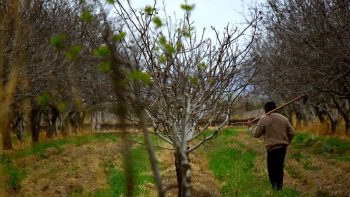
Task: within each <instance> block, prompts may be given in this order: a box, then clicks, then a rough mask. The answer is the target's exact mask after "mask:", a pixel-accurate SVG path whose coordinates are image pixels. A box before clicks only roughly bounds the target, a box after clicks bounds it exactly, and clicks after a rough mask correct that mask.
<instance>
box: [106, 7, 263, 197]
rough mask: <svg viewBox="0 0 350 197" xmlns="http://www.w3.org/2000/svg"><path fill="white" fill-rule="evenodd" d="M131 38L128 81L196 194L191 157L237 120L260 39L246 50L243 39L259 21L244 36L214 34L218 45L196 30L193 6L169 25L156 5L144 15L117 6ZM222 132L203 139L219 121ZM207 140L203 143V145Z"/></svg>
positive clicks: (181, 184)
mask: <svg viewBox="0 0 350 197" xmlns="http://www.w3.org/2000/svg"><path fill="white" fill-rule="evenodd" d="M112 6H113V8H114V11H115V12H116V14H117V15H118V16H119V17H120V18H121V19H122V20H123V21H124V23H125V30H124V31H123V32H121V33H116V34H115V37H114V38H115V39H116V40H118V41H119V39H118V38H119V37H120V36H121V35H123V34H124V36H125V34H129V36H128V37H126V38H125V41H124V42H121V43H120V44H123V45H124V46H125V47H124V49H128V50H127V51H125V52H124V55H126V56H127V57H128V58H126V59H128V60H130V62H129V64H130V70H128V71H127V74H126V76H128V77H129V79H130V80H131V82H130V87H131V89H132V91H133V92H134V95H133V97H134V99H133V100H134V101H136V103H138V106H139V108H140V109H144V110H145V112H146V113H147V115H148V116H149V118H150V119H151V121H152V123H153V126H154V129H155V134H156V135H157V136H159V137H160V138H161V139H163V140H164V141H165V142H166V143H168V144H170V145H171V146H172V147H173V149H174V156H175V166H176V171H177V180H178V190H179V196H190V195H191V181H190V177H191V176H190V159H189V153H190V152H192V151H194V150H195V149H197V148H198V147H200V146H201V145H202V144H204V143H205V142H206V141H208V140H211V139H213V138H215V136H216V135H217V133H218V131H219V130H220V128H222V127H223V126H224V125H225V123H226V122H227V121H228V118H229V114H230V112H229V110H228V109H230V107H231V106H232V105H233V104H234V103H235V101H236V100H237V99H238V98H239V97H240V95H241V94H242V93H243V92H245V91H246V87H247V85H248V84H249V82H250V80H251V78H252V76H253V75H254V71H251V70H249V69H246V67H245V64H244V63H245V60H246V57H247V56H248V51H249V49H250V46H251V42H252V40H253V38H254V35H255V32H254V28H252V29H253V31H252V33H251V36H252V37H251V39H250V41H249V42H248V43H247V44H246V45H244V46H239V45H238V41H239V40H240V39H241V38H242V37H243V33H244V32H245V33H246V31H247V30H248V29H250V28H251V27H255V23H256V22H257V16H254V17H253V19H252V20H251V22H250V24H249V25H248V26H247V28H246V29H244V31H242V32H239V31H238V29H237V28H231V27H230V26H227V27H226V28H225V29H224V30H222V32H219V31H217V30H216V29H214V28H212V31H213V32H214V34H215V35H216V38H215V39H210V38H205V37H204V36H205V30H203V32H202V33H201V34H200V33H199V34H198V33H197V32H196V31H195V28H194V26H193V22H192V21H191V19H190V13H191V10H192V9H193V7H194V6H193V5H188V4H183V5H181V8H182V9H183V10H184V16H183V18H182V19H181V20H177V21H173V20H171V19H170V18H168V16H167V15H166V14H165V17H166V19H162V18H161V17H160V15H159V14H158V11H159V10H158V9H156V8H155V6H156V5H153V6H146V7H145V8H144V9H143V10H137V9H134V8H133V7H132V5H131V4H130V2H128V3H127V5H124V4H122V3H120V2H115V4H112ZM218 121H219V122H221V124H220V125H218V126H217V127H216V128H215V129H214V131H212V132H211V133H210V134H209V135H207V136H204V135H203V133H204V131H206V130H207V129H208V127H209V126H210V125H211V124H212V123H213V122H218ZM201 138H202V139H201Z"/></svg>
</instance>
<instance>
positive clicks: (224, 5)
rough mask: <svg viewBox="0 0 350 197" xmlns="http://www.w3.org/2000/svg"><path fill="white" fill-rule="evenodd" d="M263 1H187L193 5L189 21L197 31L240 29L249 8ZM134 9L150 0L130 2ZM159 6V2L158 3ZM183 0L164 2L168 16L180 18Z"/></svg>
mask: <svg viewBox="0 0 350 197" xmlns="http://www.w3.org/2000/svg"><path fill="white" fill-rule="evenodd" d="M264 1H265V0H188V4H190V5H192V4H194V5H195V8H194V10H193V11H192V16H191V19H192V20H193V21H194V25H195V27H196V28H197V31H199V30H200V29H202V28H204V27H206V28H207V29H208V30H209V29H210V26H213V27H215V28H216V29H217V30H221V29H223V28H224V27H225V26H226V25H227V24H228V23H230V24H231V25H234V26H238V27H239V28H240V29H242V28H243V27H245V23H246V20H245V17H249V13H250V11H249V8H250V7H255V6H256V4H259V3H262V2H264ZM131 2H132V4H133V6H134V7H139V8H143V7H144V6H145V5H152V2H153V1H152V0H133V1H131ZM158 2H159V3H158V4H159V5H158V6H160V5H161V1H158ZM183 3H184V0H165V4H166V10H167V12H168V15H170V16H173V15H174V13H175V14H176V16H177V18H181V16H182V15H183V13H184V11H183V10H181V8H180V5H181V4H183Z"/></svg>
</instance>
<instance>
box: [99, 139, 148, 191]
mask: <svg viewBox="0 0 350 197" xmlns="http://www.w3.org/2000/svg"><path fill="white" fill-rule="evenodd" d="M131 156H132V160H133V166H132V170H133V178H134V181H135V190H134V195H135V196H145V195H147V194H148V191H147V190H146V188H145V187H144V186H145V185H146V184H147V183H154V178H153V176H152V173H151V171H150V170H151V166H150V163H149V158H148V154H147V152H146V150H145V149H144V147H142V146H138V147H137V148H135V149H133V150H132V153H131ZM103 166H104V167H105V169H106V172H107V176H108V180H107V182H108V185H109V188H107V189H104V190H100V191H98V192H96V194H95V196H97V197H105V196H107V197H108V196H123V195H125V194H126V185H125V183H126V178H125V175H124V172H123V170H122V169H118V168H117V167H116V166H115V165H113V164H111V163H108V164H106V163H105V164H103Z"/></svg>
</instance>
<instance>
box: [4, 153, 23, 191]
mask: <svg viewBox="0 0 350 197" xmlns="http://www.w3.org/2000/svg"><path fill="white" fill-rule="evenodd" d="M0 164H1V166H0V167H2V168H3V170H4V172H5V175H7V176H8V178H7V179H6V186H7V187H8V188H9V189H12V190H15V191H18V190H19V189H21V184H20V182H21V180H22V179H23V178H24V176H25V171H24V170H22V169H18V168H16V167H15V166H14V165H13V163H12V161H11V160H10V158H9V157H8V156H6V155H1V156H0ZM2 176H3V175H2Z"/></svg>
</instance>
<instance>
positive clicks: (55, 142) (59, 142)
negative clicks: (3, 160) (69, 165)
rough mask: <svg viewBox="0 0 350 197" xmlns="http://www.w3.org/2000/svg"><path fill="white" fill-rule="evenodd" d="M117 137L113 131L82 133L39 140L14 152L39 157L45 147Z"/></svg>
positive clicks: (113, 139)
mask: <svg viewBox="0 0 350 197" xmlns="http://www.w3.org/2000/svg"><path fill="white" fill-rule="evenodd" d="M117 139H118V136H117V135H115V134H113V133H99V134H92V135H84V136H79V137H71V138H65V139H59V140H47V141H44V142H40V143H39V144H36V145H34V146H32V147H30V148H27V149H23V150H20V151H18V152H17V153H16V156H17V157H26V156H30V155H33V154H39V155H40V156H41V157H43V158H45V157H46V155H45V152H44V151H45V150H46V149H47V148H57V149H59V148H60V147H62V146H64V145H68V144H74V145H77V146H80V145H82V144H86V143H90V142H95V141H96V142H100V141H106V140H110V141H116V140H117Z"/></svg>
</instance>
